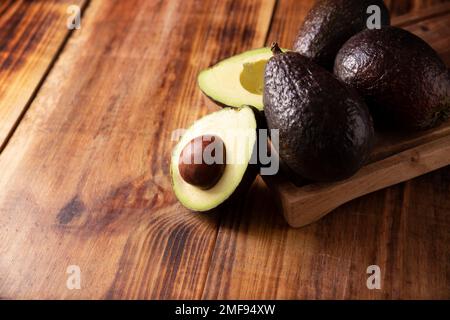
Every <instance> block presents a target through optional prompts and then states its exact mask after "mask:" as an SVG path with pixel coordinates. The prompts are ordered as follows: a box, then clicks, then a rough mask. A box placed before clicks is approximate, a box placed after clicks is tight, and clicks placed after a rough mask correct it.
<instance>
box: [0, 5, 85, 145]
mask: <svg viewBox="0 0 450 320" xmlns="http://www.w3.org/2000/svg"><path fill="white" fill-rule="evenodd" d="M86 3H87V1H86V0H74V1H72V0H70V1H69V0H63V1H58V2H55V1H44V0H38V1H25V0H18V1H15V0H7V1H1V3H0V119H1V121H0V150H1V149H3V147H4V145H5V143H6V140H7V139H8V137H9V136H10V134H11V133H12V131H13V130H14V128H15V126H16V124H17V122H18V121H20V117H21V115H22V113H23V112H25V111H26V108H27V106H28V104H29V103H30V102H31V100H32V99H33V96H34V93H35V92H36V89H37V88H38V87H39V85H40V83H41V81H42V80H43V79H44V78H45V75H46V74H47V71H48V70H49V68H50V67H51V65H52V63H53V61H54V60H55V58H56V56H57V54H58V52H59V50H60V48H61V47H62V45H63V44H64V42H65V40H66V37H67V36H68V35H69V33H70V31H69V30H68V29H67V27H66V21H67V19H68V17H69V14H68V13H67V12H66V10H67V7H68V6H69V5H72V4H73V5H79V6H80V7H84V6H85V5H86Z"/></svg>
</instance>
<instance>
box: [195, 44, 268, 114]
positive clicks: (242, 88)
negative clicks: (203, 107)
mask: <svg viewBox="0 0 450 320" xmlns="http://www.w3.org/2000/svg"><path fill="white" fill-rule="evenodd" d="M271 57H272V52H271V51H270V48H260V49H255V50H250V51H247V52H244V53H241V54H238V55H236V56H233V57H231V58H228V59H225V60H222V61H221V62H219V63H218V64H216V65H214V66H212V67H211V68H208V69H205V70H203V71H202V72H200V74H199V76H198V85H199V86H200V89H201V90H202V91H203V93H205V94H206V95H207V96H208V97H209V98H211V99H212V100H214V101H216V102H218V103H220V104H222V105H225V106H229V107H241V106H244V105H250V106H254V107H255V108H257V109H258V110H263V98H262V94H263V89H264V68H265V66H266V63H267V61H268V60H269V59H270V58H271Z"/></svg>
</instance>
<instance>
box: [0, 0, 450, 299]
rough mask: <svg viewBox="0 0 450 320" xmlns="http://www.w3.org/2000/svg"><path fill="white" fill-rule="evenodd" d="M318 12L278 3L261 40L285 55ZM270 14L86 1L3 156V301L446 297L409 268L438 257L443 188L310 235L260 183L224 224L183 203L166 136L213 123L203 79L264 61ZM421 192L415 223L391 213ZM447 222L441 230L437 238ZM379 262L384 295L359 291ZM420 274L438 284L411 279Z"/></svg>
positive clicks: (243, 7)
mask: <svg viewBox="0 0 450 320" xmlns="http://www.w3.org/2000/svg"><path fill="white" fill-rule="evenodd" d="M311 4H312V2H311V1H301V3H300V2H299V1H279V3H278V5H277V12H276V13H277V14H276V15H275V16H274V17H273V24H272V28H271V32H270V34H269V36H268V37H267V41H268V42H270V41H272V38H276V39H282V41H281V40H280V42H281V43H287V44H290V43H291V41H292V39H293V35H294V34H295V32H296V29H297V28H298V25H299V22H300V21H301V19H302V18H303V16H304V15H305V14H306V12H307V9H308V7H309V6H310V5H311ZM273 5H274V2H273V1H223V2H222V1H221V2H220V3H219V4H217V3H216V2H214V3H211V2H208V1H195V2H190V3H187V4H185V5H183V8H182V9H183V10H180V8H179V6H178V5H177V4H176V2H166V1H164V2H162V3H161V2H158V3H157V2H148V1H147V2H144V1H127V2H125V3H124V2H123V1H122V2H109V1H108V2H106V1H105V2H100V1H95V0H93V1H92V4H91V7H90V8H89V10H88V11H87V12H86V17H85V18H84V20H83V22H82V23H83V24H84V25H83V26H84V28H85V29H84V30H82V32H79V33H77V32H75V33H74V34H73V37H72V38H71V39H70V40H69V42H68V43H67V46H66V48H65V50H64V52H63V53H62V54H61V56H60V58H59V60H58V61H57V63H56V64H55V66H54V68H53V70H52V71H51V72H50V74H49V76H48V78H47V81H46V82H45V83H44V85H43V86H42V88H41V90H40V91H39V93H38V95H37V96H36V99H35V101H34V102H33V103H32V105H31V106H30V109H29V112H27V115H26V117H25V118H24V120H23V121H22V123H21V124H20V125H19V127H18V129H17V132H16V133H15V134H14V136H13V137H12V139H11V140H10V143H9V144H8V146H7V148H6V149H5V151H4V153H3V154H2V155H1V156H0V169H1V170H2V171H3V172H4V174H3V176H2V177H0V187H1V188H2V190H4V191H3V193H2V194H1V195H0V231H1V232H0V240H1V241H0V253H1V260H0V274H1V275H2V277H1V278H0V296H2V297H34V298H36V297H40V298H45V297H56V298H105V297H106V298H198V297H205V298H214V297H219V298H245V297H247V298H251V297H254V298H267V297H272V298H302V297H317V298H323V297H335V298H340V297H368V298H373V297H398V296H402V297H405V296H408V294H409V295H410V296H420V297H422V298H423V297H430V296H431V297H442V296H443V295H445V292H444V291H443V287H442V285H445V278H443V277H442V269H441V268H442V260H441V261H440V262H441V263H433V264H431V263H430V262H429V260H428V259H427V260H426V261H425V262H421V263H417V262H416V261H414V260H411V258H412V255H411V248H416V249H417V252H418V253H419V254H423V253H424V252H426V251H428V252H429V254H431V255H433V256H434V255H438V254H439V253H442V250H443V248H442V245H440V244H439V243H440V241H443V242H444V243H445V235H446V234H445V233H443V230H444V229H442V228H445V226H448V219H447V220H446V218H445V217H443V216H442V210H444V209H447V208H449V207H450V205H449V203H448V201H445V200H442V199H440V198H438V201H440V202H438V205H441V206H442V208H444V209H442V210H441V211H439V210H440V209H439V207H434V210H435V215H436V216H435V217H434V218H433V219H431V221H428V220H425V219H424V218H422V217H421V216H420V214H419V213H420V211H421V210H423V208H427V207H429V206H430V203H429V201H430V199H432V198H431V197H430V194H431V193H432V192H434V193H435V194H442V192H443V191H442V190H439V188H442V187H441V186H445V183H446V180H445V179H446V178H445V176H444V175H437V174H436V175H434V180H437V181H433V182H437V183H436V184H430V183H429V181H427V180H424V179H420V180H419V182H417V183H415V184H413V183H411V184H407V186H408V187H407V189H406V190H405V192H403V189H402V188H398V187H394V188H391V189H389V190H386V192H383V193H377V194H375V195H372V196H370V197H367V198H366V199H365V202H366V203H362V202H360V201H359V202H358V203H357V204H353V205H352V206H350V207H347V208H346V210H344V211H342V210H341V213H339V212H338V213H337V214H336V215H335V217H334V218H331V219H327V220H326V221H323V222H321V223H320V224H317V225H316V226H315V227H314V228H309V229H308V230H306V231H305V232H304V233H300V232H298V231H293V230H290V229H288V228H287V226H286V224H285V223H284V222H283V221H282V218H281V216H279V215H278V213H276V212H275V208H274V205H273V204H272V203H271V202H270V192H269V191H268V190H267V189H266V188H265V187H264V186H263V185H262V184H260V183H259V184H256V185H255V186H254V188H253V190H252V191H251V192H250V194H249V199H247V200H245V201H241V202H239V203H234V204H232V205H230V206H228V208H227V209H225V210H224V211H223V212H220V215H221V218H220V219H221V221H219V219H218V217H219V216H218V215H213V216H204V215H194V214H192V213H190V212H187V211H186V210H184V209H183V208H181V207H180V205H179V204H178V203H177V202H176V200H175V199H174V197H173V194H172V193H171V190H170V183H169V178H168V162H167V159H168V158H169V155H170V149H171V146H169V145H167V143H166V142H167V141H169V140H170V134H169V133H170V132H171V130H173V129H175V128H177V127H185V126H186V125H188V124H190V123H192V121H193V120H194V119H196V118H198V117H199V116H200V115H202V114H205V113H206V112H209V111H211V108H214V106H213V105H212V104H210V103H209V102H207V100H206V99H205V98H204V97H203V96H202V95H201V94H200V93H199V91H198V89H197V88H196V84H195V81H193V79H195V76H196V74H197V72H198V71H199V70H200V69H201V68H203V67H205V66H207V65H209V64H211V63H213V62H216V61H218V60H219V59H221V58H224V57H226V56H229V55H232V54H234V53H237V52H240V51H242V50H246V49H250V48H253V47H258V46H261V45H262V44H263V42H264V39H266V30H267V28H268V25H269V21H270V17H271V15H272V12H273V11H272V10H273ZM124 13H126V14H124ZM233 13H234V14H233ZM145 21H152V24H151V25H148V24H146V23H145ZM243 22H245V23H243ZM142 26H144V28H143V27H142ZM158 27H160V28H158ZM168 48H169V49H168ZM80 49H83V50H80ZM142 57H146V58H145V59H142ZM56 88H58V90H56ZM199 104H200V105H201V107H200V108H197V106H198V105H199ZM161 106H166V107H165V108H162V107H161ZM191 106H193V107H194V108H192V109H189V107H191ZM444 191H445V190H444ZM414 192H419V193H420V194H421V195H422V197H423V198H424V199H422V201H419V202H418V203H419V205H420V206H423V207H420V208H412V209H408V210H407V211H405V210H406V209H405V208H404V207H403V206H401V205H399V202H398V201H397V200H396V198H398V199H399V200H400V201H403V202H405V203H408V201H409V200H408V199H409V197H410V196H411V194H414ZM427 201H428V202H427ZM380 202H381V203H383V202H385V204H386V206H383V205H380V204H379V203H380ZM431 205H434V202H432V203H431ZM372 206H373V208H372V211H371V212H370V213H359V211H361V210H362V209H363V208H366V209H367V208H371V207H372ZM399 211H400V212H401V214H400V217H396V216H395V214H397V213H398V212H399ZM345 212H347V214H345ZM406 218H407V220H405V219H406ZM411 220H414V221H413V222H414V223H412V224H411ZM438 222H440V223H441V224H443V227H442V228H441V229H437V230H433V232H434V233H433V234H434V238H432V239H429V238H427V234H428V232H429V229H430V228H431V227H432V226H433V225H434V224H437V223H438ZM218 226H219V227H220V229H219V233H218V234H217V227H218ZM444 231H445V230H444ZM216 235H217V239H216ZM378 237H381V239H379V238H378ZM405 239H406V240H408V241H409V242H410V243H408V244H405V243H404V241H402V240H405ZM422 239H426V244H425V245H424V244H423V243H422ZM352 242H357V243H356V244H355V245H349V244H352ZM377 243H381V244H382V247H378V248H377V247H375V246H374V244H377ZM346 245H347V246H346ZM405 248H406V249H407V254H405V255H402V253H401V252H402V250H404V249H405ZM213 249H214V252H213ZM46 253H48V254H46ZM373 259H375V260H377V259H380V260H381V261H382V262H383V263H382V267H383V269H384V270H388V271H390V272H387V273H386V275H385V277H384V280H385V281H386V282H387V283H391V284H390V285H388V287H387V288H385V289H384V290H383V291H382V292H378V293H373V292H372V293H371V292H367V289H366V288H361V287H360V284H361V283H365V277H364V273H363V272H362V273H363V274H362V275H361V272H360V270H359V267H361V266H363V265H366V264H368V263H369V264H370V263H372V260H373ZM403 260H406V261H407V262H408V263H409V264H408V265H407V266H405V265H404V264H403ZM77 263H78V264H79V265H80V267H81V270H82V272H83V290H81V291H75V292H74V291H69V290H67V289H66V288H65V281H66V274H65V271H66V270H65V268H66V266H67V265H68V264H77ZM404 267H406V269H407V271H408V272H403V270H402V269H403V268H404ZM399 270H400V271H399ZM208 271H209V273H208ZM396 272H397V277H396V278H395V274H396ZM423 272H425V273H427V274H428V272H430V274H432V275H433V278H431V279H430V278H427V277H424V278H420V277H419V278H417V277H418V276H420V275H421V273H423ZM413 280H414V281H416V282H415V283H413ZM405 284H406V285H405ZM417 288H420V289H417ZM433 288H437V290H435V291H434V292H433V291H432V290H431V289H433ZM444 289H445V288H444ZM408 290H409V291H410V292H409V293H408ZM414 290H416V291H414ZM417 290H419V291H417Z"/></svg>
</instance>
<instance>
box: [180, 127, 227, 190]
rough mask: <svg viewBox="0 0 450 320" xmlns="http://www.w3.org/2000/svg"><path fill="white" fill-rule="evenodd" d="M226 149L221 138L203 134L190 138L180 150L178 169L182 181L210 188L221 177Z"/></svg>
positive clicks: (205, 188) (224, 164) (202, 187)
mask: <svg viewBox="0 0 450 320" xmlns="http://www.w3.org/2000/svg"><path fill="white" fill-rule="evenodd" d="M225 166H226V149H225V144H224V142H223V140H222V139H220V138H219V137H218V136H215V135H203V136H199V137H196V138H194V139H192V140H191V141H190V142H189V143H188V144H186V146H185V147H184V148H183V150H182V151H181V155H180V158H179V163H178V170H179V171H180V175H181V177H182V178H183V180H184V181H186V182H187V183H189V184H191V185H193V186H196V187H199V188H201V189H204V190H208V189H211V188H212V187H213V186H214V185H215V184H216V183H217V181H219V179H220V178H221V177H222V175H223V172H224V171H225Z"/></svg>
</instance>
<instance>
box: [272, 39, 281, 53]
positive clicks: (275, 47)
mask: <svg viewBox="0 0 450 320" xmlns="http://www.w3.org/2000/svg"><path fill="white" fill-rule="evenodd" d="M270 50H271V51H272V53H273V54H275V55H276V54H280V53H283V51H281V49H280V47H279V46H278V43H276V42H272V45H271V46H270Z"/></svg>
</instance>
